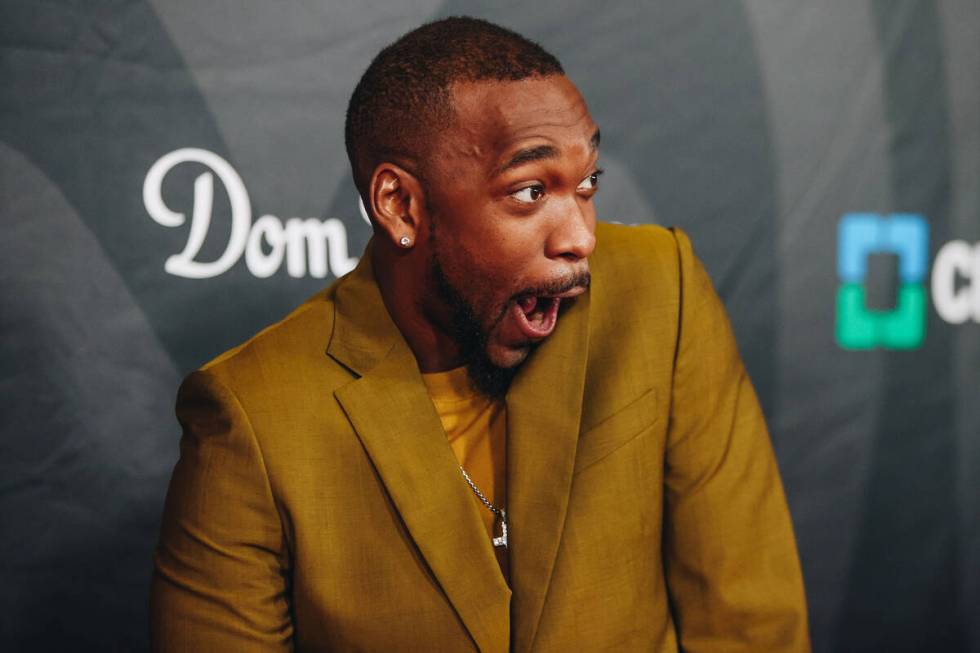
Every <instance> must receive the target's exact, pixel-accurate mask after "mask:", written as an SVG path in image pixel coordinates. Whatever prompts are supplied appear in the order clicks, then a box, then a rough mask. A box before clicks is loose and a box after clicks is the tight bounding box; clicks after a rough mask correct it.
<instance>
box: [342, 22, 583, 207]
mask: <svg viewBox="0 0 980 653" xmlns="http://www.w3.org/2000/svg"><path fill="white" fill-rule="evenodd" d="M564 74H565V71H564V70H563V69H562V67H561V64H560V63H559V62H558V59H556V58H555V57H554V55H552V54H550V53H549V52H547V51H546V50H545V49H544V48H542V47H541V46H540V45H538V44H537V43H535V42H534V41H531V40H530V39H527V38H524V37H523V36H521V35H520V34H517V33H516V32H512V31H511V30H509V29H506V28H504V27H500V26H499V25H495V24H493V23H490V22H488V21H485V20H481V19H479V18H470V17H468V16H453V17H450V18H444V19H442V20H437V21H434V22H431V23H428V24H426V25H422V26H421V27H418V28H416V29H414V30H412V31H411V32H409V33H407V34H405V35H404V36H402V37H401V38H399V39H398V40H397V41H395V42H394V43H392V44H391V45H389V46H387V47H386V48H384V49H383V50H382V51H381V52H380V53H378V56H376V57H375V58H374V60H373V61H372V62H371V65H370V66H368V69H367V70H366V71H365V72H364V75H363V76H362V77H361V80H360V81H359V82H358V83H357V86H356V87H355V88H354V92H353V94H352V95H351V98H350V102H349V104H348V105H347V121H346V124H345V126H344V140H345V143H346V146H347V156H348V158H349V159H350V164H351V172H352V173H353V175H354V183H355V185H356V186H357V189H358V191H359V192H360V193H361V196H362V197H363V198H364V199H365V204H368V202H367V193H368V184H369V182H370V175H371V173H372V172H373V171H374V167H375V166H377V165H378V164H379V163H381V162H382V161H384V160H391V159H392V158H395V160H397V159H398V158H401V157H408V158H411V159H414V160H420V159H422V158H424V156H425V154H426V152H427V145H428V143H429V142H430V139H431V136H432V134H433V133H434V132H435V130H437V129H440V128H444V127H446V126H448V124H449V123H450V122H451V120H452V117H453V108H452V106H451V104H450V95H449V94H450V87H451V86H452V85H453V84H454V83H458V82H475V81H481V80H500V81H517V80H521V79H526V78H528V77H535V76H542V77H544V76H548V75H564Z"/></svg>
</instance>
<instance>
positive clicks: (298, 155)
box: [0, 0, 980, 653]
mask: <svg viewBox="0 0 980 653" xmlns="http://www.w3.org/2000/svg"><path fill="white" fill-rule="evenodd" d="M453 14H469V15H476V16H480V17H484V18H487V19H489V20H492V21H494V22H498V23H500V24H503V25H505V26H508V27H511V28H513V29H515V30H517V31H519V32H521V33H522V34H525V35H527V36H529V37H531V38H533V39H535V40H538V41H539V42H541V43H542V44H543V45H544V46H545V47H546V48H548V49H549V50H551V51H553V52H554V53H555V54H557V55H558V57H559V58H560V59H561V61H562V62H563V64H564V65H565V67H566V70H567V71H568V74H569V76H570V77H571V78H572V80H573V81H574V82H575V83H576V84H578V86H579V87H580V89H581V90H582V92H583V93H584V95H585V97H586V99H587V100H588V102H589V105H590V108H591V111H592V114H593V116H594V118H595V120H596V122H597V123H598V124H599V125H600V126H601V128H602V132H603V142H602V165H603V167H604V168H605V169H606V171H607V174H606V176H605V177H604V178H603V188H602V191H601V193H600V194H599V196H598V197H597V203H598V208H599V214H600V217H601V219H605V220H614V221H619V222H624V223H658V224H664V225H678V226H680V227H682V228H684V229H685V230H687V231H688V233H690V235H691V236H692V238H693V241H694V244H695V247H696V251H697V252H698V253H699V255H700V256H701V257H702V259H703V260H704V261H705V264H706V266H707V268H708V270H709V272H710V273H711V275H712V278H713V280H714V282H715V284H716V286H717V288H718V290H719V292H720V294H721V295H722V297H723V299H724V300H725V303H726V305H727V306H728V309H729V311H730V313H731V316H732V320H733V322H734V325H735V329H736V333H737V336H738V340H739V346H740V348H741V351H742V354H743V356H744V358H745V359H746V363H747V365H748V367H749V371H750V373H751V375H752V378H753V380H754V382H755V384H756V386H757V388H758V390H759V393H760V395H761V397H762V400H763V403H764V405H765V409H766V413H767V415H768V417H769V422H770V426H771V430H772V437H773V442H774V445H775V447H776V450H777V454H778V457H779V462H780V466H781V470H782V473H783V479H784V482H785V484H786V488H787V491H788V495H789V500H790V505H791V509H792V513H793V519H794V523H795V526H796V531H797V535H798V539H799V547H800V554H801V558H802V562H803V567H804V572H805V576H806V582H807V593H808V598H809V605H810V612H811V620H812V631H813V639H814V645H815V650H816V651H819V652H821V653H829V652H831V651H848V652H851V651H860V652H871V651H889V652H895V651H916V652H919V651H926V650H936V651H980V626H978V623H980V622H978V620H977V619H976V616H977V614H978V608H980V517H978V515H980V396H978V392H980V325H978V322H980V4H978V3H977V2H976V0H943V1H942V2H926V1H914V0H888V1H886V0H876V1H870V0H862V1H855V2H822V3H813V2H805V1H803V0H794V1H791V2H786V1H784V0H781V1H777V0H742V1H741V2H729V3H718V2H708V1H707V0H689V1H687V2H683V3H678V2H666V1H663V0H657V1H654V2H648V3H596V2H585V1H578V0H566V1H562V2H552V1H545V0H542V1H540V2H536V3H530V4H528V3H517V2H494V3H483V2H472V1H464V0H445V1H439V0H413V1H411V2H400V3H390V2H381V1H371V2H368V1H363V0H362V1H359V2H354V1H346V2H330V1H327V0H295V1H293V2H288V3H286V2H259V1H255V0H247V1H242V0H235V1H232V0H211V1H209V2H199V3H192V2H178V1H174V0H171V1H166V0H152V1H151V0H115V1H112V2H109V1H95V2H85V3H78V2H68V1H65V0H62V1H58V0H49V1H47V2H43V3H42V2H34V1H31V2H28V1H23V0H21V1H18V0H6V1H5V2H4V3H3V5H2V7H0V82H2V83H0V215H2V220H3V223H2V224H3V237H2V238H0V302H2V309H0V329H2V339H0V352H2V353H0V355H2V362H3V376H2V384H3V385H2V392H0V406H2V413H0V419H2V422H0V424H2V440H0V523H2V525H3V527H2V529H0V578H2V579H3V582H2V583H0V648H2V649H3V650H9V651H13V650H61V649H70V650H105V651H109V650H120V651H129V650H137V651H138V650H144V649H146V647H147V645H148V642H147V636H146V621H147V605H146V604H147V592H148V587H149V578H150V572H151V553H152V549H153V546H154V544H155V541H156V538H157V533H158V528H159V517H160V512H161V509H162V505H163V498H164V494H165V491H166V485H167V482H168V480H169V476H170V472H171V469H172V467H173V464H174V462H175V461H176V459H177V453H178V449H177V446H178V440H179V436H180V432H179V428H178V425H177V423H176V420H175V418H174V417H173V403H174V398H175V393H176V388H177V385H178V383H179V381H180V379H181V377H182V376H183V375H184V374H186V373H188V372H189V371H191V370H193V369H194V368H195V367H197V366H198V365H200V364H201V363H203V362H205V361H206V360H208V359H209V358H211V357H213V356H215V355H217V354H218V353H220V352H221V351H223V350H224V349H226V348H228V347H231V346H233V345H235V344H237V343H238V342H240V341H242V340H244V339H245V338H247V337H248V336H250V335H251V334H253V333H254V332H256V331H257V330H259V329H260V328H262V327H263V326H264V325H266V324H268V323H270V322H272V321H275V320H276V319H277V318H278V317H280V316H282V315H283V314H285V313H286V312H288V311H289V309H290V308H291V307H293V306H294V305H296V304H298V303H299V302H300V301H302V300H303V299H304V298H306V297H307V296H309V295H310V294H312V293H314V292H316V291H317V290H318V289H320V288H323V287H324V286H326V285H327V284H329V283H330V282H331V281H332V280H333V279H334V278H336V277H338V276H340V275H343V274H344V273H345V272H347V271H348V270H350V269H351V268H352V267H353V266H354V265H355V264H356V262H357V260H358V257H359V256H360V254H361V252H362V249H363V247H364V245H365V243H366V242H367V239H368V237H369V235H370V227H369V225H368V223H367V221H366V219H365V218H364V216H363V214H362V211H361V209H360V208H359V204H358V199H357V194H356V192H355V190H354V185H353V182H352V180H351V177H350V174H349V171H348V163H347V159H346V156H345V153H344V146H343V120H344V111H345V108H346V103H347V100H348V97H349V95H350V93H351V91H352V89H353V87H354V84H355V83H356V81H357V79H358V78H359V76H360V74H361V72H362V71H363V70H364V69H365V67H366V66H367V64H368V63H369V61H370V60H371V58H372V57H373V55H374V54H376V53H377V52H378V50H379V49H380V48H381V47H383V46H384V45H385V44H387V43H389V42H390V41H392V40H393V39H395V38H396V37H398V36H399V35H401V34H402V33H404V32H406V31H408V30H409V29H411V28H413V27H415V26H417V25H419V24H421V23H422V22H425V21H427V20H431V19H433V18H438V17H441V16H447V15H453ZM637 328H642V326H641V325H638V327H637Z"/></svg>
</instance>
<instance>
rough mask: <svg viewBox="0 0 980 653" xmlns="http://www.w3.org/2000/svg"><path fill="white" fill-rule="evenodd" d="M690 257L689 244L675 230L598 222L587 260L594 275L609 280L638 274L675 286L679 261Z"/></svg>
mask: <svg viewBox="0 0 980 653" xmlns="http://www.w3.org/2000/svg"><path fill="white" fill-rule="evenodd" d="M690 254H691V249H690V241H689V240H688V238H687V236H686V235H685V234H684V233H683V232H682V231H681V230H680V229H678V228H676V227H669V228H668V227H661V226H659V225H622V224H612V223H600V224H598V225H597V226H596V248H595V252H594V253H593V256H592V257H591V259H590V260H591V267H592V268H593V269H594V270H595V273H597V274H600V275H601V276H604V277H609V278H610V279H617V278H619V277H620V275H631V278H635V277H636V275H641V276H643V277H646V278H652V277H656V278H659V279H660V280H661V281H663V282H666V283H667V284H668V285H672V284H673V285H676V283H677V282H678V274H679V262H680V259H682V258H683V257H685V256H689V255H690Z"/></svg>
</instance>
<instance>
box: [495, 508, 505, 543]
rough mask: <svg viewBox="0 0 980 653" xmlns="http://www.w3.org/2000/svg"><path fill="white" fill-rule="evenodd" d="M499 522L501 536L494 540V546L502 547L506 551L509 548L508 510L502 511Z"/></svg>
mask: <svg viewBox="0 0 980 653" xmlns="http://www.w3.org/2000/svg"><path fill="white" fill-rule="evenodd" d="M499 521H500V536H499V537H495V538H493V545H494V546H502V547H504V548H505V549H506V548H507V511H506V510H501V511H500V517H499Z"/></svg>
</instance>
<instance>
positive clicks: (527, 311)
mask: <svg viewBox="0 0 980 653" xmlns="http://www.w3.org/2000/svg"><path fill="white" fill-rule="evenodd" d="M518 303H519V304H520V305H521V310H522V311H524V315H527V316H528V317H530V315H531V312H532V311H534V308H535V307H536V306H537V305H538V298H537V297H525V298H524V299H522V300H520V301H519V302H518Z"/></svg>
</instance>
